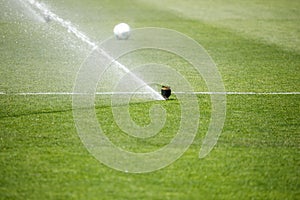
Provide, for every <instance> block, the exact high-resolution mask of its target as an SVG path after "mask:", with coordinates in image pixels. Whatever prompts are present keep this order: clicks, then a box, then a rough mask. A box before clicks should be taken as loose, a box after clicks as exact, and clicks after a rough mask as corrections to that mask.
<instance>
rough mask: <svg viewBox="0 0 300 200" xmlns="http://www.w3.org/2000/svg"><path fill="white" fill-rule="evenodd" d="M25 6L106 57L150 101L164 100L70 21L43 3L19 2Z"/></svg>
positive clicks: (32, 1)
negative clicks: (128, 76) (147, 96)
mask: <svg viewBox="0 0 300 200" xmlns="http://www.w3.org/2000/svg"><path fill="white" fill-rule="evenodd" d="M20 1H21V2H22V3H23V4H25V6H26V7H27V8H28V9H29V10H30V12H31V13H34V15H39V16H40V17H42V18H43V19H44V21H45V22H49V21H55V22H57V23H58V24H59V25H61V26H62V27H64V28H66V29H67V31H68V32H69V33H72V34H73V35H75V36H76V37H77V38H78V39H80V40H81V41H82V42H84V43H86V44H88V45H89V46H90V47H91V49H92V50H97V51H98V52H100V53H101V55H102V56H104V57H106V58H107V59H108V60H110V61H111V63H112V64H113V65H115V66H116V67H117V68H118V69H119V70H121V71H122V72H124V73H126V74H129V75H130V77H132V79H133V80H134V81H135V82H137V83H139V84H140V85H141V86H144V89H145V90H146V92H147V93H148V94H150V95H151V98H152V99H155V100H164V99H163V98H162V97H161V95H159V94H158V92H156V91H155V90H154V89H153V88H151V87H150V86H149V85H147V84H146V83H145V82H144V81H143V80H141V79H140V78H139V77H137V76H136V75H135V74H133V73H132V72H131V71H130V70H129V69H128V68H127V67H126V66H124V65H122V64H121V63H120V62H118V61H117V60H115V59H114V58H113V57H112V56H110V55H109V54H108V53H107V52H105V51H104V50H103V49H101V48H99V46H98V45H97V44H96V43H95V42H93V41H92V40H91V39H90V38H89V37H88V36H87V35H86V34H84V33H83V32H81V31H79V30H78V29H77V28H76V27H75V26H74V25H73V24H72V23H71V22H70V21H66V20H64V19H63V18H61V17H60V16H58V15H57V14H55V13H53V12H52V11H51V10H49V9H48V8H47V6H46V5H45V4H43V3H40V2H38V1H36V0H20Z"/></svg>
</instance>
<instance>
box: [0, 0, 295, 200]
mask: <svg viewBox="0 0 300 200" xmlns="http://www.w3.org/2000/svg"><path fill="white" fill-rule="evenodd" d="M170 2H171V1H165V2H163V3H161V2H160V1H155V2H154V1H152V3H148V2H146V1H130V2H129V1H122V2H121V3H120V2H118V1H108V0H107V1H101V2H100V1H93V0H88V1H84V2H83V1H82V2H81V1H76V2H74V1H71V0H66V1H63V2H61V1H54V2H49V4H50V5H51V9H52V10H53V11H55V12H56V13H58V14H59V15H61V16H62V17H63V18H66V19H69V20H70V21H72V22H74V23H75V24H77V25H78V27H79V29H80V30H83V31H84V32H86V33H88V35H89V36H90V37H91V38H93V39H94V40H98V41H100V40H103V39H104V38H106V37H107V36H109V35H110V34H111V30H112V27H113V25H115V24H116V23H118V22H120V21H126V22H128V23H129V24H130V25H131V26H132V27H146V26H158V27H166V28H172V29H175V30H177V31H180V32H182V33H184V34H186V35H188V36H190V37H192V38H193V39H195V40H196V41H198V42H199V43H200V44H201V45H202V46H203V47H205V49H206V50H207V51H208V52H209V54H210V55H211V57H212V58H213V59H214V61H215V62H216V64H217V66H218V69H219V71H220V73H221V75H222V78H223V81H224V85H225V88H226V90H227V91H246V92H247V91H254V92H299V80H300V79H299V78H300V77H299V71H300V69H299V68H300V65H299V61H300V54H299V53H300V52H299V48H298V47H299V45H296V44H298V43H299V41H298V40H299V31H298V26H297V25H298V20H299V18H300V16H299V14H298V13H297V12H295V9H297V8H299V4H297V3H296V2H293V1H279V0H278V1H274V2H275V3H271V2H269V1H264V2H258V1H253V2H243V1H238V0H234V1H230V3H231V4H230V5H226V6H225V5H224V4H225V3H224V2H223V1H214V2H204V1H203V2H198V1H197V2H198V3H195V2H196V1H187V3H185V4H184V5H182V4H180V2H179V1H176V2H177V3H172V4H171V3H170ZM172 2H173V1H172ZM174 2H175V1H174ZM245 4H246V5H245ZM6 5H9V6H12V5H10V4H8V3H7V2H4V6H3V7H2V8H0V10H1V12H0V13H1V14H0V16H1V17H0V33H1V35H0V42H1V45H0V51H1V54H0V60H1V62H0V69H1V70H0V92H5V93H7V95H0V168H1V170H0V199H299V195H300V194H299V190H300V186H299V177H300V176H299V165H300V162H299V141H300V138H299V133H300V124H299V119H300V112H299V111H300V110H299V108H300V105H299V104H300V101H299V100H300V97H299V95H298V94H294V95H227V113H226V121H225V125H224V128H223V131H222V135H221V137H220V138H219V140H218V143H217V145H216V146H215V148H214V149H213V151H212V152H211V153H210V154H209V155H208V156H207V157H206V158H204V159H201V160H200V159H199V158H198V154H199V150H200V147H201V144H202V141H203V137H204V136H205V133H206V131H207V128H208V124H209V120H210V112H211V105H210V101H209V96H208V95H198V101H199V108H200V110H201V116H200V119H199V121H200V124H201V125H200V127H199V130H198V133H197V136H196V138H195V140H194V142H193V144H192V145H191V146H190V148H189V149H188V150H187V151H186V152H185V153H184V154H183V156H182V157H181V158H180V159H178V160H176V161H175V162H174V163H172V164H171V165H169V166H167V167H166V168H163V169H161V170H158V171H155V172H151V173H146V174H129V173H123V172H119V171H116V170H114V169H111V168H109V167H107V166H105V165H103V164H101V163H100V162H99V161H98V160H96V159H95V158H94V157H92V156H91V154H89V152H88V151H87V150H86V148H85V147H84V145H83V144H82V143H81V140H80V139H79V137H78V134H77V131H76V127H75V124H74V119H73V114H72V97H71V96H68V95H27V96H22V95H15V93H18V92H70V91H72V88H73V84H74V79H75V77H76V73H77V71H78V69H79V67H80V64H81V63H82V62H83V60H84V59H85V57H86V56H87V55H88V53H89V52H88V51H86V50H85V49H86V47H85V46H84V44H82V43H81V42H80V41H78V40H77V39H76V38H75V37H73V36H71V35H70V34H67V32H66V31H65V30H64V29H63V28H61V27H59V26H57V25H55V24H53V23H52V24H43V23H37V22H35V21H32V20H27V19H26V18H25V20H24V19H22V18H21V17H18V16H17V15H16V16H14V15H13V13H15V9H17V8H16V7H9V6H8V7H5V6H6ZM199 7H201V11H203V12H204V14H202V15H197V9H198V8H199ZM5 8H7V9H5ZM9 8H10V9H11V10H9ZM214 8H215V9H214ZM248 8H249V9H248ZM239 10H240V12H237V11H239ZM205 11H206V12H205ZM241 11H243V12H241ZM244 11H245V12H244ZM246 11H249V12H246ZM250 11H251V12H250ZM261 11H263V12H261ZM205 13H206V14H205ZM252 13H253V14H252ZM19 15H20V14H19ZM210 16H211V17H210ZM213 16H215V17H214V18H213ZM256 22H257V23H258V22H259V23H258V24H257V23H256ZM241 24H242V26H241ZM262 27H264V28H262ZM25 30H26V31H25ZM279 30H280V31H279ZM270 33H274V34H272V37H271V36H270ZM291 34H292V35H293V36H292V37H291V36H290V35H291ZM270 38H271V39H270ZM130 56H131V57H130V58H132V59H133V58H141V57H143V59H144V60H142V61H141V63H144V62H145V63H147V62H151V61H152V62H153V61H155V62H158V61H162V62H164V63H165V64H168V65H170V66H173V67H174V68H175V69H176V70H178V71H181V72H182V73H183V74H184V75H185V76H186V77H187V78H188V80H190V81H191V84H192V85H193V86H195V87H196V88H197V90H206V88H205V87H204V86H203V81H202V80H198V77H194V76H193V73H192V72H193V71H192V69H190V67H188V66H187V68H185V69H189V70H183V69H182V68H184V67H185V66H186V63H185V62H184V61H183V60H182V59H178V58H175V57H174V56H173V55H169V54H164V53H162V54H159V55H157V54H155V52H147V51H140V52H137V54H136V55H134V54H132V55H130ZM122 59H123V60H122ZM122 59H121V60H122V61H124V62H125V63H126V62H128V63H130V59H128V60H126V57H124V58H122ZM136 64H139V63H136ZM172 98H173V99H174V100H171V101H166V102H142V103H134V104H131V105H130V113H131V115H132V118H133V119H134V120H135V121H136V122H137V123H138V124H140V125H145V124H147V123H148V122H149V121H150V118H149V115H148V111H149V108H150V107H151V106H152V105H153V104H156V103H159V104H160V105H161V106H163V107H164V108H165V109H166V110H167V111H168V112H167V119H168V120H167V123H166V124H165V127H164V128H163V129H162V131H161V132H160V133H159V134H158V135H156V136H155V137H152V138H150V139H137V138H133V137H129V136H128V135H126V134H125V133H123V132H122V131H121V130H119V129H118V127H117V125H116V123H115V121H114V119H113V117H112V111H111V107H109V106H107V105H103V104H102V103H101V102H102V101H101V99H97V101H96V113H97V117H98V120H99V121H100V122H102V124H101V125H102V128H103V129H104V130H105V131H107V132H108V134H107V136H108V137H109V138H110V139H111V140H112V141H114V143H115V144H116V145H117V146H120V147H122V148H125V149H128V150H131V151H136V152H147V151H152V150H155V149H157V148H160V147H162V146H163V145H165V144H167V143H168V142H169V140H170V139H171V138H172V137H173V136H174V134H175V133H176V130H177V128H178V121H179V119H180V109H179V102H178V101H177V100H176V99H175V96H172ZM98 100H99V101H98Z"/></svg>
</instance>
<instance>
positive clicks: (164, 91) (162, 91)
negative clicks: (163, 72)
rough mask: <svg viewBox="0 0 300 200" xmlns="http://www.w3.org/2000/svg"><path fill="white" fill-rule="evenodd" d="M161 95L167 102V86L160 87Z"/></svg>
mask: <svg viewBox="0 0 300 200" xmlns="http://www.w3.org/2000/svg"><path fill="white" fill-rule="evenodd" d="M161 95H162V96H163V98H165V99H166V100H168V99H169V97H170V96H171V88H170V87H169V86H162V87H161Z"/></svg>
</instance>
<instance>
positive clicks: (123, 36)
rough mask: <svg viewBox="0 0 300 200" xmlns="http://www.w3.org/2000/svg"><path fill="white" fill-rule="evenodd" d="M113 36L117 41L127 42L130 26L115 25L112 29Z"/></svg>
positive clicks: (124, 24) (123, 24)
mask: <svg viewBox="0 0 300 200" xmlns="http://www.w3.org/2000/svg"><path fill="white" fill-rule="evenodd" d="M114 34H115V37H116V38H117V39H118V40H127V39H128V38H129V36H130V26H129V25H128V24H126V23H120V24H117V25H116V26H115V27H114Z"/></svg>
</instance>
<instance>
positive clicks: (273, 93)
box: [0, 92, 300, 96]
mask: <svg viewBox="0 0 300 200" xmlns="http://www.w3.org/2000/svg"><path fill="white" fill-rule="evenodd" d="M173 93H174V94H203V95H299V94H300V92H173ZM84 94H87V93H73V92H19V93H5V92H0V95H7V96H34V95H84ZM128 94H130V95H132V94H141V95H143V94H145V95H146V94H151V92H96V93H95V95H128ZM89 95H90V94H89Z"/></svg>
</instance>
